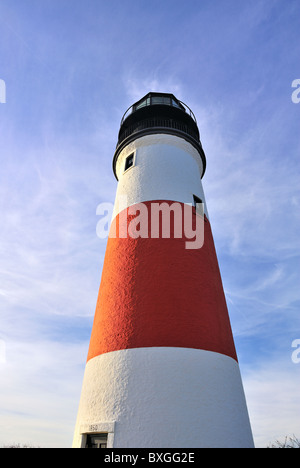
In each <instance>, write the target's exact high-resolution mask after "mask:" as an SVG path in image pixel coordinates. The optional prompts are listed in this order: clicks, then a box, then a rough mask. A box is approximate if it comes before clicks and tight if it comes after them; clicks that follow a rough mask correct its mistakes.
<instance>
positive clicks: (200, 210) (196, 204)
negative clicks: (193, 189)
mask: <svg viewBox="0 0 300 468" xmlns="http://www.w3.org/2000/svg"><path fill="white" fill-rule="evenodd" d="M193 198H194V207H195V209H196V213H198V214H200V215H201V216H203V215H204V205H203V201H202V200H201V198H199V197H197V196H196V195H193Z"/></svg>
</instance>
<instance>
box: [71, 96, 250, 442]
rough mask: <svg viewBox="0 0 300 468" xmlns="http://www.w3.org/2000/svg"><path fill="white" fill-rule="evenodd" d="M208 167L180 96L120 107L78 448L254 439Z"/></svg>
mask: <svg viewBox="0 0 300 468" xmlns="http://www.w3.org/2000/svg"><path fill="white" fill-rule="evenodd" d="M205 167H206V158H205V154H204V151H203V149H202V145H201V142H200V138H199V131H198V127H197V123H196V119H195V116H194V114H193V113H192V111H191V110H190V109H189V108H188V107H187V106H186V105H185V104H183V103H182V102H181V101H179V100H178V99H177V98H176V97H175V96H173V95H172V94H165V93H149V94H147V95H146V96H145V97H143V98H142V99H141V100H140V101H138V102H136V103H135V104H134V105H133V106H131V107H130V109H129V110H128V111H127V112H126V113H125V115H124V117H123V119H122V122H121V127H120V132H119V138H118V143H117V148H116V152H115V155H114V159H113V170H114V173H115V176H116V178H117V180H118V189H117V195H116V201H115V208H114V214H113V222H112V226H111V234H110V236H109V239H108V242H107V248H106V254H105V260H104V265H103V273H102V280H101V284H100V290H99V296H98V301H97V306H96V312H95V318H94V324H93V329H92V335H91V340H90V347H89V351H88V357H87V363H86V370H85V374H84V381H83V387H82V394H81V399H80V404H79V411H78V416H77V423H76V428H75V434H74V441H73V447H82V448H85V447H86V448H89V447H99V448H101V447H114V448H117V447H121V448H127V447H131V448H140V447H143V448H158V447H163V448H197V447H199V448H201V447H210V448H213V447H245V448H247V447H253V438H252V433H251V428H250V423H249V417H248V412H247V406H246V401H245V396H244V391H243V385H242V381H241V376H240V370H239V364H238V360H237V356H236V351H235V346H234V341H233V337H232V331H231V326H230V321H229V317H228V311H227V306H226V301H225V296H224V292H223V286H222V281H221V276H220V272H219V267H218V261H217V257H216V252H215V247H214V242H213V237H212V232H211V227H210V222H209V218H208V214H207V210H206V205H205V200H204V193H203V189H202V183H201V179H202V177H203V175H204V172H205ZM202 204H204V211H201V209H200V210H199V209H198V208H199V207H201V206H202ZM189 209H190V214H191V217H190V219H191V220H192V225H193V228H192V232H193V233H194V235H195V239H194V240H192V238H191V235H190V231H188V230H187V229H186V228H187V226H186V224H187V220H188V218H189V217H188V216H187V215H186V214H188V213H189ZM157 213H158V214H159V215H158V216H156V217H155V216H154V215H157ZM180 214H181V215H182V217H181V218H180ZM167 217H168V221H169V224H168V223H166V218H167ZM178 220H179V221H178ZM199 220H200V221H202V222H201V223H198V221H199ZM157 223H158V224H157ZM164 223H165V224H164ZM166 226H167V227H166ZM200 231H201V232H200ZM201 236H202V237H201ZM197 237H198V238H197Z"/></svg>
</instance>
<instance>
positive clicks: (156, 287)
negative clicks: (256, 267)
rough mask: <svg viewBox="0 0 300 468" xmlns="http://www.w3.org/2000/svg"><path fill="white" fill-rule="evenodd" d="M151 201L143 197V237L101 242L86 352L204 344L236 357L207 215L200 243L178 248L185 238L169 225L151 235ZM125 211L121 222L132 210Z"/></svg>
mask: <svg viewBox="0 0 300 468" xmlns="http://www.w3.org/2000/svg"><path fill="white" fill-rule="evenodd" d="M151 203H152V202H145V203H144V206H146V207H147V208H148V213H149V218H148V223H147V224H148V238H137V239H133V238H130V236H129V234H128V238H126V239H123V238H119V237H117V238H110V239H109V241H108V244H107V249H106V256H105V261H104V266H103V275H102V281H101V286H100V291H99V297H98V301H97V307H96V313H95V319H94V325H93V331H92V336H91V341H90V349H89V353H88V359H92V358H93V357H95V356H98V355H100V354H103V353H107V352H110V351H117V350H120V349H127V348H140V347H152V346H174V347H185V348H196V349H205V350H208V351H215V352H218V353H223V354H226V355H227V356H230V357H232V358H234V359H237V358H236V352H235V347H234V343H233V338H232V332H231V327H230V323H229V317H228V313H227V307H226V302H225V297H224V293H223V287H222V281H221V276H220V272H219V267H218V262H217V257H216V252H215V247H214V242H213V238H212V233H211V229H210V223H209V221H208V220H207V218H206V221H205V222H204V229H205V230H204V244H203V247H202V248H200V249H186V242H189V241H190V239H188V238H186V237H185V236H184V235H183V236H182V237H181V238H174V224H171V228H172V229H171V232H170V238H167V239H162V238H159V239H153V238H151V227H152V226H151V216H150V214H151ZM155 203H157V202H155ZM158 203H160V204H161V203H162V202H161V201H159V202H158ZM167 203H169V205H171V204H173V202H167ZM137 210H138V208H137ZM182 212H183V209H182ZM167 214H168V213H167ZM125 216H126V219H127V222H128V225H129V224H130V222H132V219H133V218H134V216H130V215H127V214H125ZM194 216H197V215H196V214H195V212H194ZM117 217H119V215H118V216H117ZM113 231H116V232H118V229H115V228H114V229H113Z"/></svg>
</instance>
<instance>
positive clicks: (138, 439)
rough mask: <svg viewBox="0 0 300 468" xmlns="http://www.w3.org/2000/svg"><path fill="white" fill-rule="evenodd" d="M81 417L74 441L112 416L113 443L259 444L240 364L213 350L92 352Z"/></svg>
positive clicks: (164, 445)
mask: <svg viewBox="0 0 300 468" xmlns="http://www.w3.org/2000/svg"><path fill="white" fill-rule="evenodd" d="M157 388H159V391H157ZM77 421H78V422H77V425H76V429H75V435H74V442H73V446H74V447H81V446H82V440H83V437H84V435H83V433H84V432H85V431H86V430H87V428H89V427H91V426H92V425H97V424H100V423H101V421H102V422H103V423H105V422H106V421H111V422H114V440H113V447H123V448H124V447H125V448H126V447H131V448H133V447H134V448H139V447H146V448H159V447H160V448H172V447H173V448H188V447H189V448H193V447H194V448H196V447H200V448H202V447H212V448H213V447H225V448H226V447H233V446H234V447H241V448H244V447H245V448H247V447H253V445H252V440H253V439H252V433H251V428H250V424H249V418H248V413H247V408H246V404H245V398H244V391H243V386H242V382H241V376H240V371H239V366H238V363H237V362H236V361H235V360H234V359H232V358H231V357H228V356H225V355H223V354H219V353H215V352H211V351H204V350H197V349H187V348H170V347H153V348H136V349H126V350H121V351H113V352H110V353H105V354H102V355H100V356H97V357H95V358H93V359H91V360H90V361H89V362H88V363H87V366H86V371H85V376H84V384H83V388H82V396H81V401H80V405H79V412H78V419H77ZM111 440H112V439H110V442H109V443H110V444H112V442H111ZM191 441H193V444H192V445H191ZM233 441H234V442H233ZM233 444H234V445H233ZM110 446H112V445H110Z"/></svg>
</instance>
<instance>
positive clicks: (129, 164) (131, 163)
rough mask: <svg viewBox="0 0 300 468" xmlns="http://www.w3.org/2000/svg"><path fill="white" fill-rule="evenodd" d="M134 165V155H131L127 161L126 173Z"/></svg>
mask: <svg viewBox="0 0 300 468" xmlns="http://www.w3.org/2000/svg"><path fill="white" fill-rule="evenodd" d="M133 163H134V153H132V154H130V155H129V156H127V158H126V159H125V167H124V172H125V171H127V169H129V168H130V167H132V166H133Z"/></svg>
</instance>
